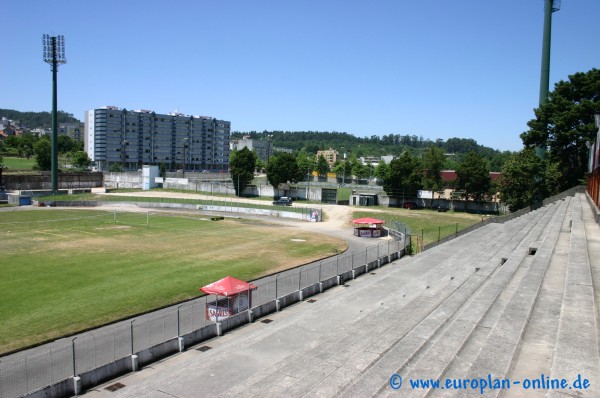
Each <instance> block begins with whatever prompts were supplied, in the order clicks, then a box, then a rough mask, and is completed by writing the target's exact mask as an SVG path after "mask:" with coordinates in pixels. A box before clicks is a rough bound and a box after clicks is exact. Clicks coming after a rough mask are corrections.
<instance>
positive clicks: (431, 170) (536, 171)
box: [234, 69, 600, 211]
mask: <svg viewBox="0 0 600 398" xmlns="http://www.w3.org/2000/svg"><path fill="white" fill-rule="evenodd" d="M534 115H535V118H534V119H532V120H530V121H529V122H528V123H527V125H528V127H529V130H528V131H526V132H523V133H522V134H521V136H520V137H521V139H522V141H523V146H524V147H523V149H522V150H520V151H518V152H515V153H512V152H509V151H507V152H500V151H497V150H493V149H491V148H486V147H483V146H481V145H478V144H477V142H476V141H475V140H472V139H463V138H451V139H449V140H447V141H443V140H436V141H431V140H426V139H423V138H422V137H416V136H410V135H397V134H392V135H384V136H382V137H378V136H371V137H366V138H359V137H354V136H352V135H350V134H347V133H338V132H332V133H329V132H310V131H309V132H289V131H285V132H284V131H263V132H262V133H258V132H254V131H252V132H249V133H234V136H236V135H240V136H241V135H250V137H251V138H253V139H259V140H265V141H266V140H267V139H268V140H272V143H273V145H274V146H281V147H285V148H291V149H295V154H294V155H291V154H287V153H286V154H284V153H279V154H275V155H274V156H273V157H272V158H271V160H270V161H269V164H267V165H266V167H265V168H266V172H267V178H268V180H269V183H271V185H273V186H275V187H277V186H278V185H279V184H281V183H294V182H298V181H300V180H301V179H302V178H303V176H305V175H306V174H307V173H310V172H313V171H317V172H318V174H320V175H323V174H325V173H326V172H327V171H328V166H326V165H325V164H326V162H325V159H324V158H321V157H320V158H316V157H315V154H316V151H317V150H319V149H328V148H333V149H336V150H338V151H339V152H340V153H342V152H346V151H347V152H348V153H349V157H348V158H347V159H343V160H342V161H338V162H336V164H335V165H334V166H333V168H332V171H333V172H335V173H336V174H337V175H338V176H342V175H344V176H350V175H354V176H356V177H359V178H364V177H367V176H368V177H377V178H380V179H382V180H383V186H384V190H385V191H386V193H387V194H388V195H390V196H400V195H401V193H402V195H404V194H405V193H407V192H408V193H412V194H414V193H416V191H417V190H419V189H425V190H432V191H437V190H441V189H443V188H447V187H449V184H448V183H445V182H444V181H442V179H441V175H440V171H441V170H443V169H452V170H455V171H456V174H457V178H456V180H455V181H454V182H453V183H452V184H451V185H452V188H453V189H455V190H457V191H459V193H460V194H461V195H462V197H463V198H467V199H472V200H477V201H479V200H485V199H487V198H489V197H490V196H492V195H495V194H496V193H500V198H501V200H502V201H503V202H504V203H506V204H507V205H508V207H509V209H510V210H511V211H516V210H519V209H521V208H524V207H527V206H529V205H532V204H534V203H537V202H539V201H541V200H543V199H544V198H546V197H549V196H552V195H555V194H557V193H559V192H562V191H565V190H567V189H569V188H572V187H574V186H576V185H579V184H585V183H586V177H587V165H588V156H589V146H590V143H592V142H593V141H595V140H596V137H597V135H598V134H599V133H598V128H599V127H598V126H596V124H595V115H600V70H598V69H591V70H590V71H588V72H579V73H575V74H573V75H571V76H569V78H568V80H567V81H560V82H558V83H556V85H555V88H554V90H553V91H551V92H550V93H549V97H548V100H547V101H546V102H545V103H544V104H543V105H541V106H540V107H539V108H536V109H535V110H534ZM248 152H249V151H248ZM448 153H454V156H450V157H448V156H447V154H448ZM384 154H385V155H389V154H392V155H397V157H396V158H395V159H394V160H392V161H391V162H390V164H389V165H388V164H385V162H380V163H379V164H378V165H377V167H374V166H369V165H364V164H362V163H361V162H359V161H358V158H359V157H360V156H366V155H368V156H378V155H384ZM246 156H250V155H248V154H246ZM259 164H261V162H260V161H257V160H256V159H255V161H254V163H253V168H254V167H256V166H257V165H259ZM305 170H306V172H305ZM490 171H500V172H501V176H500V178H499V180H498V181H497V182H494V183H493V182H492V181H491V179H490V176H489V172H490ZM248 183H249V182H248Z"/></svg>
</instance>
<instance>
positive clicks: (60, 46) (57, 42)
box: [42, 34, 67, 193]
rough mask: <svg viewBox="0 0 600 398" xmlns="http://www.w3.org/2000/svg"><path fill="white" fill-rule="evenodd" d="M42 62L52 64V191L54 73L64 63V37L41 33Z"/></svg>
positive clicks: (54, 167) (55, 167) (55, 153)
mask: <svg viewBox="0 0 600 398" xmlns="http://www.w3.org/2000/svg"><path fill="white" fill-rule="evenodd" d="M42 40H43V43H44V62H46V63H48V64H50V65H52V165H51V169H52V193H56V191H58V118H57V114H56V73H57V72H58V65H59V64H66V63H67V59H66V58H65V37H64V36H62V35H59V36H50V35H46V34H45V35H43V39H42Z"/></svg>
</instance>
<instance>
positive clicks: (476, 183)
mask: <svg viewBox="0 0 600 398" xmlns="http://www.w3.org/2000/svg"><path fill="white" fill-rule="evenodd" d="M491 187H492V180H491V179H490V172H489V170H488V168H487V163H486V161H485V159H484V158H483V157H482V156H481V155H479V154H478V153H477V152H475V151H471V152H469V153H467V155H466V156H465V158H464V160H463V161H462V163H461V164H460V165H459V166H458V167H457V169H456V189H458V190H460V191H464V193H465V199H466V200H467V201H468V200H469V198H472V199H474V200H475V201H477V202H479V201H481V200H483V199H484V198H485V196H486V195H487V194H488V193H489V191H490V189H491Z"/></svg>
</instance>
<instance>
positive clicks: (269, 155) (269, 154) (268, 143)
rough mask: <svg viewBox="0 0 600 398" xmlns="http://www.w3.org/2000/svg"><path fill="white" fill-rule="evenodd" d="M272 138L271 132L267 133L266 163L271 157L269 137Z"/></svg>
mask: <svg viewBox="0 0 600 398" xmlns="http://www.w3.org/2000/svg"><path fill="white" fill-rule="evenodd" d="M272 138H273V134H269V135H267V164H269V159H270V158H271V139H272Z"/></svg>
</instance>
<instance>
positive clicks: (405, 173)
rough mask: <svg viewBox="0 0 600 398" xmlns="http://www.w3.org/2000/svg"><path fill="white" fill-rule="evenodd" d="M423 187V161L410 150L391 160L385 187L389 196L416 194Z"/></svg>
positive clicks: (384, 183)
mask: <svg viewBox="0 0 600 398" xmlns="http://www.w3.org/2000/svg"><path fill="white" fill-rule="evenodd" d="M420 188H421V162H420V160H419V159H418V158H416V157H414V156H412V155H411V154H410V153H408V152H404V153H403V154H402V156H400V157H399V158H398V159H394V160H392V161H391V162H390V166H389V171H388V173H387V175H386V176H385V180H384V182H383V189H384V190H385V192H386V193H387V194H388V195H389V196H395V197H401V196H404V195H405V194H406V195H408V194H410V195H414V194H416V192H417V191H418V190H419V189H420Z"/></svg>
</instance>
